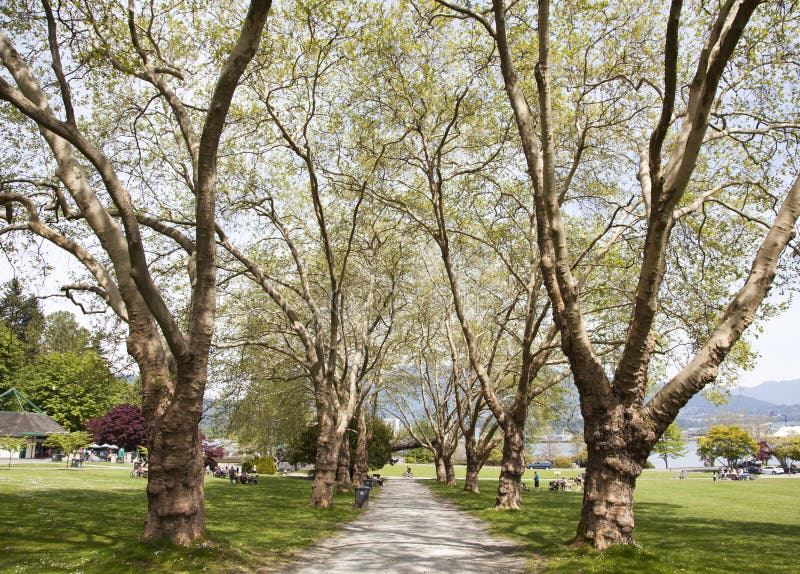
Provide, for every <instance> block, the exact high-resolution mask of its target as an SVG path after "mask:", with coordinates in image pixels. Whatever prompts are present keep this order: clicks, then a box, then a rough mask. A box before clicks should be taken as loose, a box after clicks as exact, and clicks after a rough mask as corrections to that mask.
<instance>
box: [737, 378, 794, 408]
mask: <svg viewBox="0 0 800 574" xmlns="http://www.w3.org/2000/svg"><path fill="white" fill-rule="evenodd" d="M736 393H737V394H740V395H741V396H744V397H750V398H753V399H758V400H761V401H766V402H768V403H772V404H774V405H800V379H794V380H793V381H768V382H766V383H761V384H760V385H756V386H755V387H740V388H739V389H738V390H737V391H736Z"/></svg>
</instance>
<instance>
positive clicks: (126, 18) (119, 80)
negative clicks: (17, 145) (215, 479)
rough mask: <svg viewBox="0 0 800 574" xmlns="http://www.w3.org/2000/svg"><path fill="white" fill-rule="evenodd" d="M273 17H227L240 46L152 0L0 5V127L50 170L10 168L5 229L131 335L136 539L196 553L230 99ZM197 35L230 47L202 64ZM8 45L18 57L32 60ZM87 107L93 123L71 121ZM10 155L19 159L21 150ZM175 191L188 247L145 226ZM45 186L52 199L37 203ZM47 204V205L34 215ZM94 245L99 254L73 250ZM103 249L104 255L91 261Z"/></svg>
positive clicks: (258, 6) (260, 9)
mask: <svg viewBox="0 0 800 574" xmlns="http://www.w3.org/2000/svg"><path fill="white" fill-rule="evenodd" d="M270 5H271V2H270V1H269V0H252V2H251V3H250V5H249V6H248V8H247V11H246V14H243V15H241V14H240V13H239V12H238V11H237V8H238V7H230V10H223V16H224V17H223V20H226V21H227V20H228V19H230V21H234V22H236V28H237V29H238V37H236V38H231V37H229V36H228V35H225V34H223V32H222V30H220V29H219V28H217V27H213V26H211V25H210V24H211V22H210V19H209V18H208V15H207V14H206V13H205V12H203V11H201V10H198V11H195V10H194V9H193V7H191V6H189V7H182V8H180V9H177V8H174V7H171V8H172V9H166V10H162V9H161V7H160V6H159V5H158V2H155V1H153V2H146V3H145V6H144V9H140V8H139V7H137V5H136V4H135V2H133V1H131V2H130V3H129V4H128V8H127V10H126V11H121V10H120V9H119V6H118V5H117V4H114V3H106V2H100V3H94V4H92V5H88V4H83V3H66V4H61V5H60V6H59V8H58V10H55V11H54V10H53V8H52V6H51V4H50V2H49V0H43V1H42V4H41V10H39V11H33V9H32V8H29V7H28V5H27V4H24V3H18V4H17V5H14V6H7V7H4V12H6V16H7V19H5V20H4V26H5V28H6V30H5V31H2V32H0V60H2V62H3V65H4V66H5V68H6V71H7V76H6V78H10V79H11V81H13V83H14V84H15V85H12V84H11V83H9V81H8V80H7V79H6V78H0V100H3V101H4V102H6V104H5V106H4V108H3V111H4V112H6V119H7V120H8V118H9V117H13V116H12V115H11V114H8V113H7V112H8V110H9V107H11V108H13V109H14V110H15V111H16V112H17V113H18V114H22V116H25V117H26V118H28V119H29V120H30V122H29V123H28V124H27V126H29V127H35V129H37V130H38V132H39V133H40V134H41V136H42V137H43V139H44V141H45V145H46V149H47V151H48V152H49V153H51V154H52V159H53V160H54V162H55V165H50V164H48V165H45V166H42V165H36V164H32V163H30V162H25V161H20V162H17V163H16V164H15V169H19V170H23V173H21V174H16V173H13V174H4V190H3V193H1V194H0V203H2V204H3V205H4V206H5V207H6V209H7V212H8V213H9V214H11V215H12V217H9V218H7V224H8V225H7V227H6V228H5V229H3V230H2V232H3V233H9V232H20V231H24V232H28V233H34V234H36V235H39V236H41V237H43V238H44V239H46V240H48V241H50V242H52V243H54V244H55V245H56V246H58V247H59V248H61V249H63V250H65V251H67V252H68V253H70V254H71V255H72V256H74V257H76V258H77V259H78V260H80V262H81V263H82V264H83V265H84V266H85V267H86V268H87V270H88V271H89V273H90V276H91V279H92V281H93V283H92V284H89V285H79V286H70V287H69V288H70V289H72V290H89V291H91V292H93V293H96V294H98V295H99V296H100V297H102V298H103V299H104V300H105V301H106V302H107V304H108V305H109V306H110V307H111V308H112V309H113V311H114V312H115V313H116V314H117V315H118V316H119V318H120V319H121V320H123V321H125V322H126V323H127V325H128V333H129V335H128V351H129V353H130V354H131V355H132V356H133V357H134V359H135V360H136V362H137V364H138V366H139V370H140V373H141V378H142V389H143V400H142V409H143V412H144V415H145V419H146V420H147V423H148V445H149V454H150V475H149V476H150V478H149V481H148V486H147V494H148V513H147V517H146V521H145V527H144V539H145V540H156V539H159V538H167V539H169V540H171V541H172V542H174V543H178V544H189V543H191V542H192V541H194V540H197V539H199V538H202V537H203V536H204V524H205V511H204V502H203V465H202V456H201V447H200V439H199V433H198V423H199V420H200V417H201V414H202V398H203V392H204V389H205V385H206V378H207V363H208V353H209V347H210V344H211V337H212V334H213V330H214V329H213V327H214V312H215V305H216V245H215V235H214V234H215V204H216V191H217V182H218V179H219V176H220V174H219V169H218V162H217V156H218V151H219V148H220V142H221V139H222V135H223V128H224V127H225V120H226V118H227V116H228V111H229V108H230V105H231V100H232V98H233V95H234V92H235V90H236V88H237V86H238V84H239V81H240V78H241V76H242V74H243V73H244V71H245V68H246V67H247V65H248V63H249V62H250V60H251V59H252V58H253V56H254V54H255V52H256V50H257V48H258V46H259V44H260V40H261V33H262V30H263V28H264V24H265V22H266V18H267V14H268V13H269V9H270ZM189 26H191V28H189ZM189 29H191V30H192V34H189V33H187V32H188V30H189ZM204 33H207V34H210V36H211V38H212V39H213V40H214V42H213V43H214V44H216V45H224V46H226V47H227V50H222V51H220V53H218V54H217V55H216V56H219V57H218V58H217V57H216V56H215V57H212V56H211V55H209V58H200V59H198V58H196V52H195V50H194V49H191V48H189V47H188V46H187V45H186V43H185V42H184V40H185V39H186V38H187V37H192V38H193V39H195V40H199V39H200V38H201V37H202V35H203V34H204ZM217 33H219V36H217V37H214V35H215V34H217ZM11 36H13V37H14V39H12V37H11ZM223 38H224V40H223ZM15 41H16V42H17V43H19V44H20V45H22V46H25V57H23V56H22V55H21V54H20V53H19V52H18V51H17V49H16V48H15V46H14V42H15ZM26 60H31V61H26ZM209 65H211V66H214V67H216V69H217V70H218V71H217V73H216V75H215V77H209V76H208V75H206V74H205V72H204V70H207V69H209V68H208V66H209ZM48 68H50V69H52V73H51V74H49V75H48V73H47V72H46V70H47V69H48ZM38 74H43V76H42V77H41V79H39V77H38ZM176 84H178V85H181V84H182V88H177V87H176ZM93 90H97V93H96V95H97V96H98V97H96V98H93V95H94V94H93V93H92V91H93ZM117 97H118V98H119V99H117ZM182 98H185V99H182ZM187 99H188V100H189V101H187ZM90 102H91V105H90ZM154 102H158V105H154ZM87 109H90V110H91V111H92V113H93V114H95V117H96V118H98V119H97V121H96V122H91V121H89V120H90V119H91V118H84V117H79V114H81V113H83V110H87ZM197 110H202V111H197ZM103 114H105V116H103ZM17 117H19V116H17ZM62 118H63V119H62ZM108 118H111V121H110V122H109V121H107V120H108ZM84 120H87V121H84ZM146 120H147V121H146ZM149 120H152V123H151V122H150V121H149ZM12 121H13V120H12ZM15 123H17V124H19V122H15ZM5 125H6V127H7V126H8V123H7V122H6V124H5ZM19 125H21V124H19ZM151 128H152V129H151ZM19 140H20V138H19V137H17V138H16V139H15V141H19ZM176 141H177V142H178V143H177V147H178V148H180V151H175V149H174V148H175V147H176V146H175V145H173V144H174V143H175V142H176ZM126 146H127V147H126ZM162 152H163V153H162ZM14 153H17V154H18V155H20V157H21V156H22V155H24V150H19V149H17V150H15V152H14ZM159 154H162V155H163V156H164V157H165V159H164V161H159V159H158V157H159ZM148 159H149V160H152V161H149V162H148V161H146V160H148ZM42 167H44V168H46V169H45V171H44V172H43V171H42V169H41V168H42ZM53 168H55V169H54V170H53ZM27 170H30V171H27ZM51 170H53V171H54V174H53V173H51ZM17 175H21V177H17ZM53 175H55V178H54V177H53ZM157 182H158V183H157ZM179 182H180V183H181V184H182V185H183V186H184V187H183V188H182V189H183V190H185V191H187V192H188V193H187V194H183V195H184V199H185V203H183V204H182V205H181V207H184V206H187V205H188V206H190V207H188V209H186V210H185V211H186V212H187V217H186V219H185V220H183V222H184V223H186V227H187V228H189V229H190V230H191V233H192V236H193V237H192V239H191V240H190V241H187V240H185V239H186V238H185V237H183V236H181V235H180V234H179V233H178V231H177V230H176V229H175V228H173V227H171V226H170V225H169V224H168V223H164V221H163V220H162V221H161V224H159V223H158V222H155V224H153V221H152V219H151V218H148V216H147V215H146V214H147V210H146V209H145V204H146V198H147V196H148V195H149V191H150V190H153V189H155V188H157V187H161V188H162V189H161V190H160V191H161V192H163V191H165V190H166V189H170V190H173V191H175V192H176V193H175V194H174V196H175V197H180V196H181V194H179V193H177V190H178V189H179V188H178V187H177V186H178V185H179ZM39 185H42V186H44V187H43V189H46V190H48V194H49V198H46V197H45V198H43V196H42V195H41V194H38V193H37V191H36V190H37V189H38V187H37V186H39ZM6 186H12V187H13V188H14V189H13V190H12V191H8V190H7V187H6ZM24 191H27V193H24ZM156 195H160V194H156ZM186 195H188V197H185V196H186ZM41 199H44V200H45V202H46V203H45V204H44V205H41V206H39V205H37V204H36V203H35V202H36V201H38V200H41ZM151 205H152V204H151ZM16 208H19V209H16ZM165 208H166V209H165V210H168V207H167V206H165ZM158 215H161V214H158ZM43 217H44V219H43ZM62 218H63V219H62ZM64 222H73V223H74V224H75V225H76V226H78V228H79V229H78V230H76V231H74V232H71V233H63V232H62V231H61V228H60V226H59V225H58V224H59V223H60V224H61V226H63V224H64ZM141 223H145V224H150V225H151V227H153V228H156V229H157V232H158V233H160V234H164V235H165V236H167V237H170V238H172V239H174V240H176V241H178V243H179V245H181V247H183V248H184V249H185V250H186V251H187V252H188V254H187V257H186V259H184V261H183V264H184V268H186V269H188V270H189V276H190V277H189V278H190V282H189V284H188V287H187V290H188V293H189V297H188V301H181V300H178V301H174V299H173V296H174V295H175V291H174V287H175V285H174V281H169V282H168V283H167V284H166V285H167V288H166V289H165V288H164V285H159V282H158V276H159V275H160V270H161V266H160V265H159V259H158V258H156V263H154V262H153V261H152V260H149V259H148V250H147V248H146V246H145V244H146V243H147V242H148V241H150V240H152V236H151V235H149V234H148V233H147V232H146V230H145V231H143V227H142V226H141ZM87 235H89V236H92V237H93V238H94V240H95V241H94V242H85V243H84V244H81V238H86V237H87ZM97 248H99V249H100V251H99V252H98V253H99V254H101V255H92V250H94V249H97ZM104 262H107V265H108V266H106V264H105V263H104ZM170 303H173V304H174V305H175V306H174V307H173V308H172V309H171V308H170ZM182 325H183V326H185V330H182V328H181V326H182ZM162 337H163V338H162Z"/></svg>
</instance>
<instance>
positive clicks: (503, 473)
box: [494, 421, 525, 510]
mask: <svg viewBox="0 0 800 574" xmlns="http://www.w3.org/2000/svg"><path fill="white" fill-rule="evenodd" d="M524 429H525V427H524V425H516V424H514V423H512V422H511V421H509V423H508V424H507V425H506V428H505V429H503V462H502V465H501V470H500V481H499V483H498V485H497V499H496V500H495V503H494V507H495V510H520V509H521V508H522V496H521V495H520V483H521V482H522V474H523V473H524V472H525V433H524Z"/></svg>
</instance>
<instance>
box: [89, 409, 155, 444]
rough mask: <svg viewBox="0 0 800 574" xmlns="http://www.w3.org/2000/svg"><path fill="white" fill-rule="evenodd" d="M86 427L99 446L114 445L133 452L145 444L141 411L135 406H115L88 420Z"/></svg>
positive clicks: (145, 438)
mask: <svg viewBox="0 0 800 574" xmlns="http://www.w3.org/2000/svg"><path fill="white" fill-rule="evenodd" d="M86 427H87V428H88V429H89V432H91V433H92V437H93V439H94V441H95V442H97V443H100V444H102V443H110V444H115V445H117V446H121V447H122V448H124V449H125V450H135V449H136V447H138V446H146V444H147V431H146V429H145V422H144V417H143V416H142V409H140V408H139V407H137V406H136V405H131V404H128V403H125V404H122V405H117V406H116V407H114V408H113V409H111V410H110V411H109V412H107V413H106V414H104V415H103V416H102V417H98V418H95V419H90V420H89V421H88V422H87V423H86Z"/></svg>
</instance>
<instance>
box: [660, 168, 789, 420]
mask: <svg viewBox="0 0 800 574" xmlns="http://www.w3.org/2000/svg"><path fill="white" fill-rule="evenodd" d="M798 216H800V177H798V178H797V179H795V182H794V185H793V186H792V188H791V190H790V191H789V193H788V195H787V196H786V199H785V200H784V202H783V205H782V206H781V209H780V211H779V212H778V215H777V217H776V218H775V221H774V223H773V224H772V226H771V227H770V230H769V233H767V235H766V236H765V237H764V239H763V241H762V242H761V245H760V247H759V249H758V252H757V253H756V256H755V258H754V259H753V264H752V267H751V269H750V274H749V276H748V277H747V279H746V281H745V283H744V285H743V286H742V288H741V289H739V292H738V293H736V295H735V296H734V297H733V299H732V300H731V302H730V303H729V304H728V308H727V309H726V310H725V313H724V314H723V316H722V317H721V318H720V320H719V322H718V323H717V326H716V328H715V329H714V331H713V332H712V334H711V335H710V336H709V338H708V339H707V340H706V342H705V344H704V345H703V347H702V348H701V349H700V350H699V351H698V353H697V354H696V355H695V357H694V358H693V359H692V360H691V361H690V362H689V364H687V365H686V366H685V367H684V368H683V369H682V370H681V371H680V372H679V373H678V374H677V375H675V376H674V377H673V378H672V379H671V380H670V381H669V382H668V383H667V384H666V385H665V386H664V387H663V388H662V389H661V390H659V392H658V393H657V394H656V395H655V397H653V399H652V400H651V401H650V402H649V404H648V405H647V407H646V409H645V420H648V419H649V420H652V421H653V422H652V423H651V427H652V432H653V433H654V434H655V436H660V434H661V432H663V431H664V429H665V428H666V427H667V426H668V425H669V424H670V423H671V422H672V421H673V420H674V418H675V416H677V414H678V411H679V410H680V409H681V408H682V407H683V406H684V405H685V404H686V402H687V401H688V400H689V399H690V398H691V397H692V396H694V395H695V394H696V393H697V392H699V391H700V390H701V389H703V387H705V386H706V385H707V384H708V383H710V382H712V381H713V380H714V379H715V378H716V376H717V370H718V368H719V365H720V363H721V362H722V361H723V359H724V358H725V357H726V356H727V354H728V352H729V351H730V349H731V347H732V346H733V344H734V343H736V341H738V340H739V338H740V337H741V335H742V332H743V331H744V330H745V329H746V328H747V327H748V326H749V325H750V324H751V323H752V322H753V319H754V317H755V313H756V311H757V310H758V308H759V306H760V305H761V303H762V302H763V301H764V298H765V297H766V296H767V293H768V292H769V289H770V286H771V285H772V281H773V279H774V278H775V274H776V269H777V265H778V261H779V259H780V256H781V253H782V252H783V251H784V249H785V248H786V246H787V245H788V244H789V242H790V241H791V240H792V238H793V237H794V236H795V233H796V232H795V229H794V226H795V225H796V224H797V220H798Z"/></svg>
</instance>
